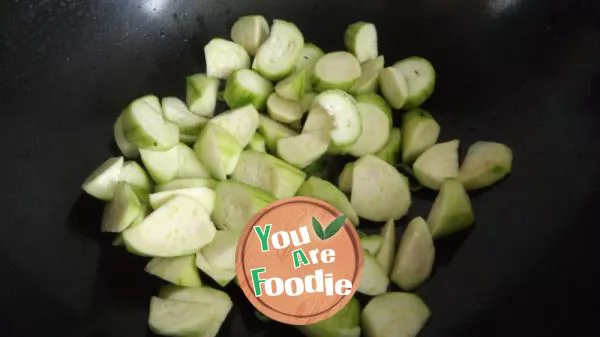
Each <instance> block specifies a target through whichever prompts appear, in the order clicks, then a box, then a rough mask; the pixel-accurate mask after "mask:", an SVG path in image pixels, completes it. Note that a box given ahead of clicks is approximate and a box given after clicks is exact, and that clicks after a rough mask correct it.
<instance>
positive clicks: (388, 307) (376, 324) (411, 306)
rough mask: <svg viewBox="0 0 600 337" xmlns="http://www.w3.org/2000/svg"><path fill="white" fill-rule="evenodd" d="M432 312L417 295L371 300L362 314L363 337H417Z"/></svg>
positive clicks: (384, 295)
mask: <svg viewBox="0 0 600 337" xmlns="http://www.w3.org/2000/svg"><path fill="white" fill-rule="evenodd" d="M430 316H431V312H430V310H429V308H428V307H427V305H426V304H425V303H424V302H423V300H421V298H419V297H418V296H417V295H414V294H410V293H403V292H390V293H386V294H383V295H379V296H377V297H374V298H373V299H371V301H369V303H368V304H367V305H366V306H365V308H364V309H363V311H362V314H361V321H362V328H363V333H364V334H365V336H366V337H390V336H403V337H404V336H406V337H408V336H417V335H418V334H419V331H421V329H422V328H423V326H424V325H425V323H426V322H427V321H428V320H429V317H430Z"/></svg>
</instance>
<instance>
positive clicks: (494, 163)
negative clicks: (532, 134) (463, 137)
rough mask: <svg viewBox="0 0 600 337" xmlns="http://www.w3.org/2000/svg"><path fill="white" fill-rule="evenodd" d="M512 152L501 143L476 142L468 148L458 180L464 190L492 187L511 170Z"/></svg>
mask: <svg viewBox="0 0 600 337" xmlns="http://www.w3.org/2000/svg"><path fill="white" fill-rule="evenodd" d="M512 160H513V154H512V150H511V149H510V148H509V147H508V146H506V145H504V144H501V143H496V142H476V143H474V144H473V145H471V146H470V147H469V150H468V151H467V156H466V157H465V160H464V161H463V164H462V166H461V167H460V172H459V174H458V179H459V180H460V182H461V183H462V184H463V186H464V187H465V189H466V190H475V189H479V188H484V187H488V186H490V185H492V184H493V183H495V182H497V181H499V180H501V179H502V178H504V177H506V176H507V175H508V174H509V173H510V172H511V170H512Z"/></svg>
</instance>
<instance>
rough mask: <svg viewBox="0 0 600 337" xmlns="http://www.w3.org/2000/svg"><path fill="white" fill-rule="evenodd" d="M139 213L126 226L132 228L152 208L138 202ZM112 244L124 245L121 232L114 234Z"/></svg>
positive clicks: (140, 221)
mask: <svg viewBox="0 0 600 337" xmlns="http://www.w3.org/2000/svg"><path fill="white" fill-rule="evenodd" d="M140 210H141V211H140V214H139V215H138V217H137V218H135V220H133V222H132V223H131V225H129V227H127V228H133V227H135V226H137V225H139V224H141V223H142V222H143V221H144V219H145V218H146V217H147V216H148V214H150V213H151V212H152V209H151V208H150V205H148V204H147V203H145V202H140ZM112 245H113V246H117V247H122V246H125V241H124V240H123V233H119V234H117V236H115V239H114V240H113V242H112Z"/></svg>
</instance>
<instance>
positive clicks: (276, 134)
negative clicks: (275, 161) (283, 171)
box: [258, 115, 298, 152]
mask: <svg viewBox="0 0 600 337" xmlns="http://www.w3.org/2000/svg"><path fill="white" fill-rule="evenodd" d="M258 120H259V124H258V132H259V133H260V134H261V135H262V136H263V137H264V138H265V141H266V143H267V149H269V151H273V152H274V151H275V150H276V149H277V141H278V140H280V139H281V138H288V137H292V136H295V135H297V134H298V132H296V131H294V130H292V129H290V128H289V127H287V126H285V125H283V124H281V123H279V122H276V121H274V120H272V119H271V118H269V117H267V116H265V115H259V116H258Z"/></svg>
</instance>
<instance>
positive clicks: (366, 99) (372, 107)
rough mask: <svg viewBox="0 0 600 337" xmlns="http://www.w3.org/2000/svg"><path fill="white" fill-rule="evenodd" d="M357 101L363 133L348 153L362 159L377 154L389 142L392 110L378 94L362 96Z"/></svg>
mask: <svg viewBox="0 0 600 337" xmlns="http://www.w3.org/2000/svg"><path fill="white" fill-rule="evenodd" d="M356 101H357V104H356V108H357V109H358V114H359V116H360V120H361V124H362V132H361V134H360V136H359V137H358V139H357V140H356V141H355V142H354V144H352V145H351V146H350V147H348V153H350V154H351V155H353V156H355V157H361V156H364V155H366V154H373V153H377V151H379V150H381V149H382V148H383V147H384V146H385V144H386V143H387V142H388V140H389V138H390V132H391V130H392V110H391V109H390V107H389V105H387V103H386V101H385V100H384V99H383V98H382V97H381V96H379V95H377V94H364V95H360V96H358V97H356Z"/></svg>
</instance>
